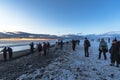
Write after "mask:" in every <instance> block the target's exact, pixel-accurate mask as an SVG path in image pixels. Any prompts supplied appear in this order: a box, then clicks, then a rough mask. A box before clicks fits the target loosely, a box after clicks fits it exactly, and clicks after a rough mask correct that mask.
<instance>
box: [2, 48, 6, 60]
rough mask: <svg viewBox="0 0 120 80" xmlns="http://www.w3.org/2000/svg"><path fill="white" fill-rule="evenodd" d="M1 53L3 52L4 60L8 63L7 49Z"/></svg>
mask: <svg viewBox="0 0 120 80" xmlns="http://www.w3.org/2000/svg"><path fill="white" fill-rule="evenodd" d="M1 52H3V58H4V61H6V60H7V47H4V48H3V50H2V51H1Z"/></svg>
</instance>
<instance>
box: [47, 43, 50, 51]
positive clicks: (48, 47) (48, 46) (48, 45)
mask: <svg viewBox="0 0 120 80" xmlns="http://www.w3.org/2000/svg"><path fill="white" fill-rule="evenodd" d="M49 49H50V43H49V42H47V50H48V51H49Z"/></svg>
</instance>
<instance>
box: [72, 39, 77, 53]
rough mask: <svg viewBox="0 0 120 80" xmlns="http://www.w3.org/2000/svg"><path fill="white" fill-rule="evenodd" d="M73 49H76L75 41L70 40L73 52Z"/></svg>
mask: <svg viewBox="0 0 120 80" xmlns="http://www.w3.org/2000/svg"><path fill="white" fill-rule="evenodd" d="M75 47H76V41H75V40H74V39H73V40H72V49H73V51H75Z"/></svg>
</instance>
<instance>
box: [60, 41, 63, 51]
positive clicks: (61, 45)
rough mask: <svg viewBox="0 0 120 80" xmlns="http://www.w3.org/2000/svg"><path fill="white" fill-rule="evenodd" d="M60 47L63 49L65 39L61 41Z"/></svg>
mask: <svg viewBox="0 0 120 80" xmlns="http://www.w3.org/2000/svg"><path fill="white" fill-rule="evenodd" d="M60 49H61V50H63V41H62V40H61V42H60Z"/></svg>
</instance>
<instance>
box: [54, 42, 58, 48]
mask: <svg viewBox="0 0 120 80" xmlns="http://www.w3.org/2000/svg"><path fill="white" fill-rule="evenodd" d="M57 49H58V42H56V43H55V50H57Z"/></svg>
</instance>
